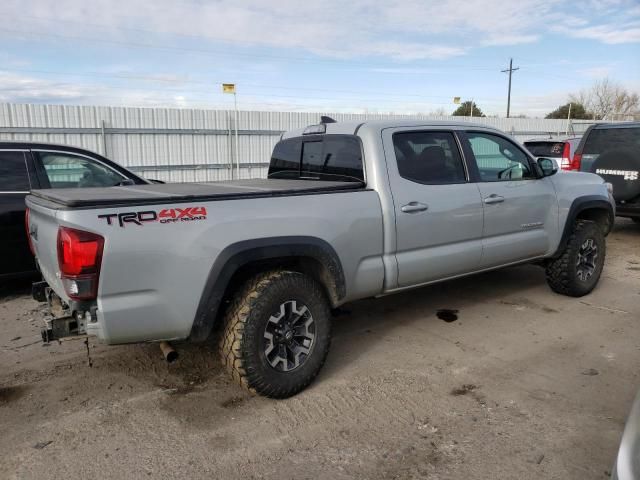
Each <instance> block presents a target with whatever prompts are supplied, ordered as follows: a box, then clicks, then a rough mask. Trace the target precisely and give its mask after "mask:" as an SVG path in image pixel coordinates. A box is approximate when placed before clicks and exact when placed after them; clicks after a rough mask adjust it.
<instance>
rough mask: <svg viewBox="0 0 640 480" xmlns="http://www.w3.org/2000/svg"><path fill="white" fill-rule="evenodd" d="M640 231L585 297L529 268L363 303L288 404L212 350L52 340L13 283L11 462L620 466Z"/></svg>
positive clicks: (591, 474) (567, 474)
mask: <svg viewBox="0 0 640 480" xmlns="http://www.w3.org/2000/svg"><path fill="white" fill-rule="evenodd" d="M639 246H640V226H638V225H635V224H632V223H631V222H628V221H624V220H621V221H620V223H619V225H618V226H617V227H616V229H615V232H614V233H612V235H611V236H610V237H609V239H608V247H609V251H608V258H607V263H606V267H605V271H604V274H603V278H602V279H601V282H600V285H599V286H598V288H597V289H596V290H595V291H594V292H593V293H592V294H591V295H589V296H587V297H583V298H581V299H573V298H567V297H563V296H560V295H556V294H553V293H552V292H551V291H550V290H549V289H548V288H547V285H546V283H545V280H544V273H543V270H542V269H540V268H538V267H535V266H522V267H514V268H509V269H506V270H502V271H497V272H491V273H487V274H483V275H479V276H474V277H470V278H467V279H463V280H458V281H453V282H449V283H446V284H442V285H436V286H432V287H428V288H423V289H419V290H415V291H412V292H407V293H404V294H400V295H396V296H391V297H386V298H381V299H372V300H366V301H362V302H358V303H355V304H351V305H348V306H347V307H346V309H345V311H343V312H342V314H341V315H340V316H338V317H337V318H336V319H335V331H334V333H335V335H334V342H333V345H332V349H331V351H330V353H329V358H328V361H327V364H326V365H325V368H324V370H323V371H322V373H321V374H320V376H319V377H318V379H317V380H316V382H315V383H314V384H313V385H312V386H311V387H310V388H309V389H307V390H306V391H304V392H303V393H301V394H299V395H298V396H296V397H294V398H291V399H289V400H281V401H274V400H268V399H265V398H259V397H251V396H249V395H248V394H246V393H245V392H244V391H243V390H241V389H240V388H239V387H237V386H236V385H235V384H233V383H232V382H231V381H230V380H229V378H228V377H227V375H226V373H225V372H224V371H223V370H222V368H221V365H220V363H219V361H218V358H217V355H216V352H215V349H214V348H213V347H193V346H188V345H184V346H179V347H180V355H181V357H180V360H179V361H178V362H177V363H176V364H173V365H166V364H165V363H163V359H162V357H161V354H160V351H159V349H158V347H157V345H127V346H119V347H106V346H102V345H99V344H95V343H94V342H92V343H90V348H89V350H90V354H91V360H92V363H93V367H89V365H88V361H87V351H86V346H85V345H84V344H83V343H82V341H70V342H65V343H63V344H62V345H58V344H55V345H50V346H43V345H41V343H40V342H39V321H40V320H39V318H40V316H39V305H38V304H37V303H36V302H35V301H33V300H31V299H30V298H29V296H28V295H27V286H26V285H25V284H22V285H11V286H5V288H4V290H3V292H2V293H1V294H0V366H1V371H0V428H1V435H0V477H1V478H20V479H22V478H25V479H31V478H37V479H47V478H65V479H87V478H119V479H120V478H127V479H128V478H194V479H196V478H207V479H212V478H224V479H233V478H242V479H246V478H277V479H279V480H285V479H307V478H308V479H332V480H333V479H348V478H349V479H350V478H362V479H377V478H401V479H404V478H429V479H512V478H517V479H519V480H525V479H542V478H544V479H551V478H558V479H560V478H562V479H604V478H607V477H608V472H609V470H610V468H611V465H612V462H613V459H614V457H615V453H616V450H617V445H618V442H619V439H620V435H621V433H622V428H623V425H624V421H625V417H626V415H627V412H628V409H629V407H630V404H631V401H632V399H633V397H634V395H635V393H636V391H637V390H638V388H640V378H638V373H639V372H640V369H639V368H638V367H639V366H640V322H639V320H640V249H639ZM438 309H456V310H459V313H458V319H457V320H455V321H449V322H447V321H443V320H441V319H439V318H438V317H437V316H436V311H437V310H438ZM132 321H135V319H132Z"/></svg>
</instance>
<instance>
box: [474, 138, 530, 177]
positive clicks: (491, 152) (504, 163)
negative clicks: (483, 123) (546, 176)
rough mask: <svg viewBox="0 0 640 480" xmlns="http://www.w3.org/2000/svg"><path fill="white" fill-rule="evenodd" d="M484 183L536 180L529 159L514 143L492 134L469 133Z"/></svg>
mask: <svg viewBox="0 0 640 480" xmlns="http://www.w3.org/2000/svg"><path fill="white" fill-rule="evenodd" d="M467 139H468V141H469V144H470V147H471V150H472V151H473V155H474V157H475V159H476V164H477V165H478V170H479V172H480V181H482V182H507V181H512V180H525V179H531V178H536V177H535V174H534V173H533V171H532V169H531V165H530V164H529V157H528V156H527V155H526V154H525V153H524V152H523V151H522V150H521V149H520V148H519V147H518V146H517V145H516V144H515V143H513V142H511V141H509V140H507V139H505V138H503V137H501V136H499V135H492V134H490V133H480V132H467Z"/></svg>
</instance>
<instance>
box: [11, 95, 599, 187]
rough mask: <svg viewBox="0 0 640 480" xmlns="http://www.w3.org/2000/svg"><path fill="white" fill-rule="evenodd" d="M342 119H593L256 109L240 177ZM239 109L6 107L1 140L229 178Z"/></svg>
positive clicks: (540, 125) (173, 174) (154, 171)
mask: <svg viewBox="0 0 640 480" xmlns="http://www.w3.org/2000/svg"><path fill="white" fill-rule="evenodd" d="M321 115H329V116H330V117H333V118H335V119H336V120H337V121H346V120H361V121H364V120H372V119H387V118H388V119H402V118H418V119H422V120H451V119H455V120H457V121H461V120H462V121H473V122H476V123H482V124H486V125H490V126H493V127H496V128H499V129H501V130H504V131H505V132H507V133H510V134H511V135H513V136H514V137H515V138H516V139H518V140H526V139H529V138H535V137H549V136H555V135H564V134H565V132H567V131H568V132H569V133H570V134H578V135H579V134H581V133H582V132H583V131H584V130H585V129H586V128H587V127H588V125H590V124H591V123H592V122H581V121H575V120H574V121H572V122H567V120H545V119H528V118H472V119H470V118H468V117H433V116H427V115H394V114H371V115H367V114H340V113H330V112H328V113H327V112H324V113H299V112H295V113H294V112H251V111H240V112H239V115H238V153H239V159H240V164H241V169H240V176H241V178H251V177H262V176H265V175H266V171H267V166H268V164H269V158H270V155H271V150H272V148H273V146H274V144H275V143H276V142H277V141H278V139H279V137H280V134H281V133H282V132H283V131H286V130H290V129H293V128H299V127H304V126H307V125H311V124H314V123H318V122H319V119H320V116H321ZM234 132H235V123H234V112H233V111H227V110H195V109H169V108H129V107H92V106H66V105H35V104H27V105H23V104H0V140H26V141H39V142H50V143H62V144H67V145H74V146H78V147H82V148H86V149H89V150H93V151H96V152H98V153H101V154H103V155H105V156H106V157H108V158H110V159H112V160H115V161H116V162H118V163H120V164H122V165H124V166H125V167H127V168H129V169H131V170H133V171H135V172H137V173H139V174H140V175H142V176H145V177H148V178H156V179H159V180H164V181H170V182H194V181H216V180H228V179H230V178H231V176H232V174H233V175H234V176H235V172H233V170H234V169H233V162H234V159H235V155H236V152H235V141H234Z"/></svg>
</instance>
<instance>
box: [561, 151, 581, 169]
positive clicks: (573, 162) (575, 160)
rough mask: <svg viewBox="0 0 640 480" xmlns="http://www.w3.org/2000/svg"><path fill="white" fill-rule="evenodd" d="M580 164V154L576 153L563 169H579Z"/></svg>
mask: <svg viewBox="0 0 640 480" xmlns="http://www.w3.org/2000/svg"><path fill="white" fill-rule="evenodd" d="M581 164H582V154H581V153H576V154H575V155H574V156H573V160H571V162H570V163H569V166H568V167H567V168H565V170H580V165H581Z"/></svg>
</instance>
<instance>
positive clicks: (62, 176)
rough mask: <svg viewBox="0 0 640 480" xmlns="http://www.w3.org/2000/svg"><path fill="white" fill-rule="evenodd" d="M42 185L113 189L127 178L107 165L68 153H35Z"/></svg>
mask: <svg viewBox="0 0 640 480" xmlns="http://www.w3.org/2000/svg"><path fill="white" fill-rule="evenodd" d="M33 153H34V158H35V161H36V168H37V170H38V172H39V174H40V175H39V176H40V177H42V176H44V178H41V183H43V184H44V185H47V184H48V186H49V187H50V188H83V187H113V186H116V185H121V184H122V182H124V181H125V180H126V178H125V177H124V176H123V175H121V174H120V173H118V172H116V171H114V170H111V169H110V168H108V167H107V166H105V165H102V164H101V163H99V162H97V161H93V160H91V159H89V158H86V157H82V156H80V155H74V154H73V153H68V152H33Z"/></svg>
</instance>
